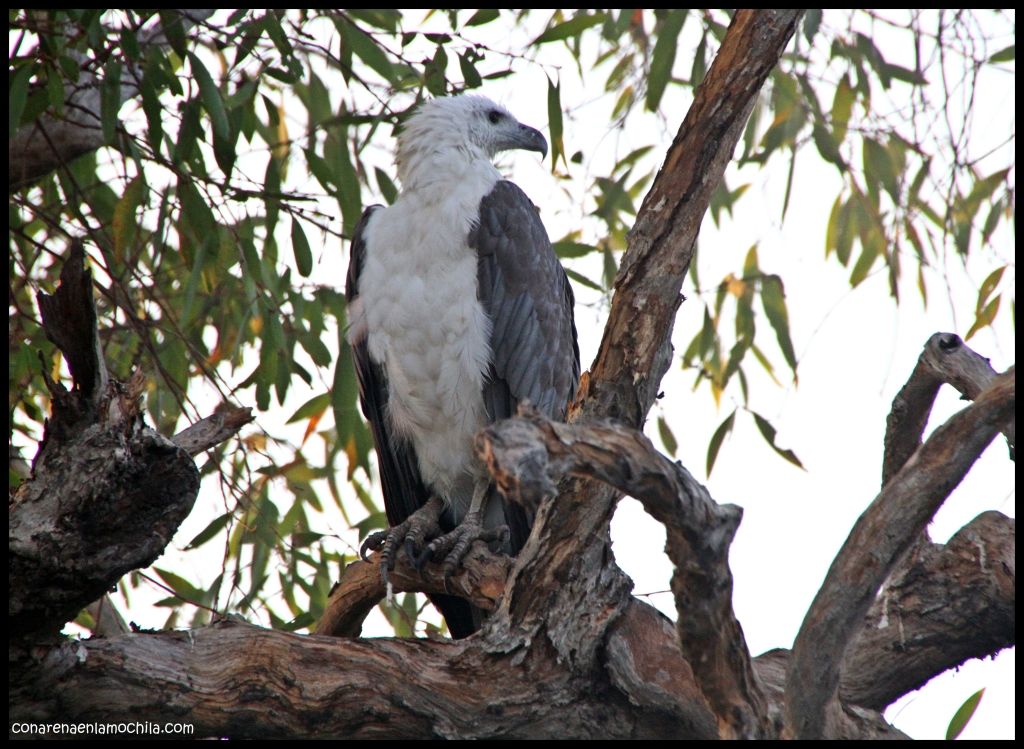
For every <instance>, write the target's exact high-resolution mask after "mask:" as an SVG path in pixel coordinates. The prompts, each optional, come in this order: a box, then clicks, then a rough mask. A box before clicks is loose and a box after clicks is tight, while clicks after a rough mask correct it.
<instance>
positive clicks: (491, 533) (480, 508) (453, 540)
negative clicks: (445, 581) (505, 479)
mask: <svg viewBox="0 0 1024 749" xmlns="http://www.w3.org/2000/svg"><path fill="white" fill-rule="evenodd" d="M489 488H490V482H489V481H488V479H487V478H486V477H485V478H479V479H477V481H476V483H475V484H474V486H473V501H472V502H471V503H470V505H469V512H467V513H466V516H465V517H464V518H462V522H461V523H459V524H458V526H456V527H455V529H454V530H452V531H451V532H449V533H446V534H445V535H443V536H441V537H440V538H435V539H434V540H433V541H431V542H430V545H429V546H428V547H427V548H426V549H424V550H423V553H422V554H421V555H420V558H419V559H418V560H417V562H416V564H417V566H421V565H422V564H423V563H424V562H425V561H426V560H428V559H434V558H437V557H441V556H443V557H444V574H445V575H446V576H450V575H453V574H455V570H456V569H458V567H459V564H461V563H462V558H463V557H465V556H466V553H467V552H468V551H469V547H470V546H471V545H472V543H473V542H474V541H476V540H478V539H479V540H480V541H483V542H484V543H490V542H491V541H498V542H500V543H501V544H502V545H505V544H506V543H508V539H509V529H508V526H507V525H499V526H498V527H497V528H485V527H484V514H485V513H484V510H485V509H486V504H487V497H488V494H489V491H488V490H489Z"/></svg>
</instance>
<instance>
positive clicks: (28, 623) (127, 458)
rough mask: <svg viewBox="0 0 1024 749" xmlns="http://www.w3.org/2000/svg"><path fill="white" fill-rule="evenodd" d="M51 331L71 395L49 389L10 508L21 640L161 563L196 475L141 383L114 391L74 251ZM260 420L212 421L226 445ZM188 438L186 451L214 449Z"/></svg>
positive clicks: (53, 305)
mask: <svg viewBox="0 0 1024 749" xmlns="http://www.w3.org/2000/svg"><path fill="white" fill-rule="evenodd" d="M39 306H40V310H41V317H42V321H43V327H44V329H45V331H46V334H47V337H48V338H49V339H50V340H51V341H53V342H54V343H55V344H56V345H57V346H58V348H60V350H61V352H62V353H63V354H64V357H65V359H66V360H67V361H68V367H69V369H70V370H71V373H72V377H73V380H74V386H73V389H72V390H71V391H68V390H67V389H66V388H65V387H64V386H63V385H61V384H60V383H56V382H53V381H52V380H49V379H48V380H47V382H48V385H49V387H50V391H51V394H52V397H53V411H52V413H51V416H50V419H49V421H48V422H47V425H46V430H45V434H44V437H43V441H42V443H41V444H40V447H39V451H38V453H37V455H36V459H35V460H34V462H33V466H32V476H31V478H30V479H28V480H27V481H25V482H24V483H22V484H21V485H20V486H19V487H18V491H17V493H16V494H15V496H14V497H13V498H12V499H11V501H10V504H9V508H8V521H9V530H8V586H9V596H8V627H9V629H10V631H11V632H12V633H14V634H15V635H18V636H21V637H27V636H29V635H32V636H45V635H48V634H54V633H56V632H58V631H59V630H60V628H61V627H62V626H63V625H64V623H65V622H67V621H68V620H70V619H72V618H73V617H74V616H75V614H77V612H78V611H80V610H81V609H83V608H85V607H86V606H87V605H89V604H90V603H92V602H93V601H95V600H96V599H98V598H100V597H101V596H103V594H104V593H105V592H106V591H107V590H108V589H109V588H110V587H111V586H112V585H114V584H115V583H116V582H117V580H118V579H120V577H121V576H122V575H124V574H125V573H126V572H129V571H131V570H133V569H138V568H141V567H147V566H149V565H150V564H152V563H153V561H155V560H156V558H157V557H159V556H160V554H162V553H163V550H164V547H165V546H166V545H167V543H168V542H169V541H170V539H171V537H172V536H173V535H174V532H175V531H176V530H177V529H178V526H179V525H180V524H181V522H182V521H183V520H184V519H185V517H187V515H188V513H189V512H190V511H191V509H192V503H193V502H194V501H195V498H196V495H197V494H198V491H199V471H198V470H197V469H196V466H195V463H193V462H192V459H191V458H190V455H189V452H187V451H186V449H183V448H181V447H179V446H178V445H176V444H175V443H174V442H173V441H171V440H168V439H167V438H166V437H163V436H162V435H160V434H158V433H157V432H155V431H153V430H152V429H149V428H148V427H146V425H145V423H144V421H143V418H142V413H141V410H140V406H141V393H142V389H143V386H144V384H145V378H144V377H142V376H141V374H140V373H139V372H136V375H135V376H133V377H132V378H131V380H130V381H129V382H128V383H127V384H122V383H119V382H117V381H116V380H113V379H110V378H109V376H108V375H107V369H106V365H105V363H104V361H103V356H102V352H101V349H100V345H99V336H98V333H97V329H96V308H95V303H94V300H93V288H92V274H91V273H90V272H89V271H88V270H87V269H86V267H85V253H84V250H83V248H82V246H81V244H80V243H78V242H75V243H73V244H72V247H71V252H70V253H69V256H68V259H67V261H66V262H65V265H64V268H63V269H62V270H61V283H60V286H59V287H58V289H57V291H56V293H55V294H53V295H52V296H51V295H47V294H40V295H39ZM251 420H252V417H251V415H250V414H249V409H239V410H237V411H234V412H233V413H232V414H231V417H230V418H229V420H228V421H229V422H230V425H229V424H226V423H225V419H224V418H222V417H221V416H220V415H218V416H217V418H215V419H214V421H216V422H217V425H218V429H217V430H216V432H215V435H216V436H219V437H220V439H224V438H226V437H227V436H229V435H230V434H234V433H235V432H237V431H238V429H240V428H241V427H242V425H243V424H245V423H248V422H249V421H251ZM198 431H199V433H202V434H204V435H205V436H206V439H205V441H204V440H199V439H195V437H196V433H195V432H191V431H190V430H186V432H187V433H183V434H185V437H184V438H183V439H182V441H183V442H184V443H185V444H186V445H187V446H188V447H190V448H193V449H195V448H200V447H201V445H202V444H206V446H207V447H209V446H210V445H211V444H212V443H211V442H210V440H211V439H212V437H211V434H212V433H211V432H210V431H209V430H204V429H202V428H201V429H200V430H198Z"/></svg>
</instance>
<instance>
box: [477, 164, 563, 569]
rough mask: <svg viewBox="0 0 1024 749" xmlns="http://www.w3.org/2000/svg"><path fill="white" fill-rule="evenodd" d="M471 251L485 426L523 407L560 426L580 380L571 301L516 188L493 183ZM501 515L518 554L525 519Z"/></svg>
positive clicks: (511, 510)
mask: <svg viewBox="0 0 1024 749" xmlns="http://www.w3.org/2000/svg"><path fill="white" fill-rule="evenodd" d="M469 244H470V246H471V247H473V248H474V249H475V250H476V252H477V256H478V263H477V295H478V297H479V299H480V302H481V304H482V305H483V307H484V309H485V311H486V312H487V314H488V316H489V317H490V319H491V326H492V327H491V366H490V371H489V373H488V378H487V381H486V382H485V384H484V388H483V399H484V407H485V408H486V410H487V417H488V421H496V420H497V419H504V418H508V417H509V416H512V415H513V414H515V412H516V407H517V406H518V404H519V402H520V401H522V400H529V401H530V402H531V403H532V404H533V405H534V407H536V408H537V410H538V411H540V412H541V413H543V414H544V415H546V416H548V417H550V418H553V419H558V420H563V419H564V418H565V414H566V410H567V409H568V405H569V401H570V400H571V399H572V396H573V395H574V394H575V392H576V386H577V385H578V384H579V379H580V352H579V346H578V344H577V341H576V325H575V321H574V319H573V301H574V300H573V293H572V287H571V286H570V285H569V279H568V278H567V277H566V275H565V270H564V269H563V268H562V266H561V264H560V263H559V262H558V258H557V257H556V256H555V253H554V250H553V249H552V248H551V242H550V241H549V240H548V235H547V231H546V230H545V229H544V224H543V223H542V222H541V220H540V216H539V215H538V213H537V209H536V208H535V207H534V205H533V203H532V202H530V199H529V198H528V197H526V194H525V193H524V192H523V191H522V190H520V189H519V188H518V187H517V186H516V185H515V184H513V183H511V182H507V181H502V182H498V183H497V184H496V185H495V186H494V189H493V190H491V192H490V193H488V194H487V195H486V196H485V197H484V199H483V200H482V201H481V202H480V218H479V222H478V223H477V225H476V226H475V227H474V228H473V229H472V230H471V231H470V234H469ZM517 510H518V514H517ZM505 514H506V520H507V522H508V524H509V527H510V529H511V531H512V546H513V550H515V551H518V549H519V548H521V547H522V544H523V543H524V542H525V540H526V535H527V534H528V533H529V526H530V522H529V519H528V518H526V517H525V516H524V515H523V514H522V511H521V510H519V509H518V508H517V507H510V506H509V505H507V504H506V508H505Z"/></svg>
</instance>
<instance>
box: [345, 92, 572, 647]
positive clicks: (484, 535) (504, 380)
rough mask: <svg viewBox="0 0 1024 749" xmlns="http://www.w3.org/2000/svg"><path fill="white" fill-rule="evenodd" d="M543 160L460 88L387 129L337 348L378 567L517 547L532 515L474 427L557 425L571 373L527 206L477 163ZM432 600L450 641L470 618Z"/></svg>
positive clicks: (567, 298) (565, 287)
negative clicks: (371, 452) (384, 523)
mask: <svg viewBox="0 0 1024 749" xmlns="http://www.w3.org/2000/svg"><path fill="white" fill-rule="evenodd" d="M509 149H526V150H529V151H538V152H540V153H541V154H546V153H547V142H546V141H545V140H544V136H543V135H541V133H540V132H539V131H537V130H535V129H534V128H532V127H527V126H526V125H521V124H520V123H519V122H517V121H516V119H515V118H514V117H513V116H512V115H511V114H509V113H508V111H506V110H505V109H504V108H503V107H501V106H499V105H497V104H495V103H494V102H492V101H490V100H488V99H486V98H484V97H481V96H472V95H461V96H453V97H447V98H438V99H432V100H429V101H426V102H424V103H423V104H422V105H420V107H419V108H418V109H417V110H416V112H415V113H414V114H413V115H412V116H410V117H409V119H408V120H407V121H406V123H405V126H404V129H403V130H402V132H401V133H400V134H399V136H398V153H397V159H396V162H397V167H398V177H399V180H400V182H401V186H402V192H401V194H400V195H399V196H398V198H397V200H395V202H394V204H393V205H391V206H388V207H386V208H385V207H382V206H372V207H370V208H368V209H367V210H366V211H365V213H364V214H363V216H362V219H361V220H360V222H359V225H358V226H357V227H356V231H355V234H354V236H353V238H352V255H351V260H350V264H349V271H348V282H347V285H346V294H347V297H348V300H349V321H350V326H349V331H348V341H349V344H350V345H351V347H352V351H353V356H354V358H355V368H356V374H357V376H358V380H359V392H360V399H361V402H362V407H363V412H364V413H365V415H366V418H367V419H368V420H369V422H370V427H371V430H372V432H373V438H374V443H375V446H376V449H377V457H378V463H379V466H380V474H381V485H382V488H383V492H384V505H385V508H386V510H387V516H388V521H389V522H390V524H391V526H392V527H391V529H390V530H388V531H383V532H380V533H377V534H373V535H372V536H371V537H370V538H368V539H367V542H366V543H365V544H364V551H365V549H366V548H367V547H369V548H383V550H384V551H383V553H384V561H383V567H382V570H383V574H384V575H385V577H386V576H387V572H388V570H389V569H393V568H394V563H395V558H396V556H397V554H398V552H399V551H400V550H401V549H402V548H404V549H405V550H406V553H407V554H408V555H409V557H410V558H411V560H412V562H413V563H414V564H416V565H417V566H419V565H422V564H424V563H425V561H426V560H427V559H430V558H436V559H443V560H444V566H445V570H446V572H448V573H451V572H452V571H454V570H455V569H456V568H457V566H458V564H459V563H460V562H461V560H462V557H463V556H464V555H465V553H466V551H467V550H468V548H469V546H470V544H471V543H472V542H473V541H474V540H476V539H478V538H479V539H483V540H485V541H491V542H494V541H498V542H500V545H501V546H502V549H503V550H504V551H506V552H508V553H512V554H515V553H516V552H518V551H519V549H520V548H521V547H522V545H523V543H524V542H525V541H526V537H527V535H528V534H529V530H530V524H531V520H532V518H529V517H527V515H526V513H525V512H524V511H523V510H522V509H521V508H520V507H518V506H516V505H514V504H512V503H511V502H505V501H503V499H502V498H501V496H500V495H499V494H498V493H497V492H496V490H495V489H494V488H493V486H491V484H490V481H489V477H488V473H487V469H486V467H485V466H484V464H483V463H482V462H481V461H480V460H479V459H478V458H477V457H476V454H475V452H474V449H473V440H474V436H475V435H476V433H477V432H478V431H479V430H480V429H481V428H482V427H483V426H485V425H487V424H489V423H491V422H493V421H495V420H497V419H503V418H507V417H509V416H512V415H514V414H515V412H516V406H517V404H518V403H519V402H520V401H522V400H529V401H530V403H532V404H533V405H534V406H535V407H536V408H537V409H538V410H539V411H540V412H541V413H543V414H545V415H547V416H548V417H551V418H554V419H559V420H562V419H564V418H565V413H566V409H567V407H568V404H569V401H570V399H571V398H572V396H573V394H574V393H575V391H576V385H577V383H578V381H579V376H580V363H579V349H578V347H577V344H576V327H575V324H574V322H573V294H572V289H571V288H570V286H569V281H568V278H567V277H566V275H565V271H564V270H563V269H562V266H561V265H560V264H559V262H558V259H557V258H556V256H555V253H554V251H553V250H552V248H551V242H550V241H549V240H548V235H547V232H546V231H545V229H544V225H543V224H542V223H541V220H540V216H539V215H538V211H537V208H536V207H535V206H534V205H533V203H531V202H530V199H529V198H527V197H526V194H525V193H523V191H522V190H520V189H519V188H518V187H517V186H516V185H515V184H514V183H512V182H509V181H507V180H504V179H503V178H502V176H501V174H500V173H499V172H498V170H497V169H496V168H495V167H494V165H493V164H492V163H491V160H492V159H493V158H494V156H495V154H497V153H498V152H499V151H504V150H509ZM432 600H433V602H434V604H435V605H437V606H438V608H439V609H440V610H441V612H442V614H443V615H444V617H445V619H446V620H447V622H448V628H449V630H450V631H451V633H452V634H453V636H455V637H464V636H466V635H468V634H470V633H472V632H473V631H474V630H475V629H476V627H477V626H478V624H479V620H480V617H479V614H478V613H477V612H474V611H473V609H472V608H471V607H470V605H469V604H468V603H467V602H466V601H464V600H462V599H459V598H455V597H452V596H433V597H432Z"/></svg>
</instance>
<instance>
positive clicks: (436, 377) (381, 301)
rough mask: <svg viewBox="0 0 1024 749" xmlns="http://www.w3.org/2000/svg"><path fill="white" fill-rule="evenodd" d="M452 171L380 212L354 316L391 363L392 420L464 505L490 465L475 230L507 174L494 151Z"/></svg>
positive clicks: (430, 477)
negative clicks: (485, 445)
mask: <svg viewBox="0 0 1024 749" xmlns="http://www.w3.org/2000/svg"><path fill="white" fill-rule="evenodd" d="M452 164H453V161H452V160H447V161H445V162H444V165H445V167H447V168H451V166H452ZM443 171H444V169H439V170H438V171H435V172H434V173H433V175H434V177H435V179H434V180H432V183H431V185H430V187H429V189H420V190H416V189H412V190H408V189H407V190H406V191H405V192H403V193H402V195H401V197H399V199H398V200H397V201H396V202H395V203H394V205H392V206H390V207H388V208H385V209H383V210H379V211H377V212H376V213H374V214H373V215H372V216H371V218H370V220H369V222H368V224H367V226H366V230H365V239H366V260H365V265H364V267H363V271H362V273H361V274H360V279H359V301H360V306H359V308H358V309H357V312H358V313H359V318H358V319H357V320H354V321H353V322H358V325H359V329H360V332H363V331H365V332H366V334H367V336H368V348H369V353H370V356H371V357H372V358H373V360H374V361H376V362H377V363H379V364H381V365H382V366H383V367H384V370H385V372H386V376H387V378H388V387H389V408H388V414H387V417H388V418H389V420H390V424H391V427H392V428H393V429H394V430H395V432H396V433H398V434H400V435H403V436H404V437H406V438H407V439H409V440H410V441H411V442H412V444H413V447H414V448H415V449H416V454H417V456H418V458H419V468H420V473H421V474H422V476H423V479H424V480H425V481H426V482H427V484H428V485H429V486H430V487H431V488H433V490H434V491H436V492H437V493H439V494H440V495H441V496H442V499H444V500H445V501H446V502H448V503H452V504H454V505H455V506H456V509H457V515H461V514H462V512H464V511H465V507H466V506H468V502H469V496H468V494H469V492H471V490H472V480H473V477H474V476H478V475H482V474H483V472H484V468H483V466H482V465H481V464H480V463H479V461H477V460H476V458H475V456H474V452H473V437H474V435H475V434H476V432H477V431H478V430H479V429H480V428H481V427H482V426H483V425H484V423H485V421H486V413H485V410H484V405H483V399H482V397H481V388H482V386H483V380H484V377H485V375H486V372H487V366H488V362H489V361H490V343H489V341H490V332H491V331H490V326H491V323H490V320H489V318H488V317H487V315H486V313H485V312H484V310H483V307H482V306H481V305H480V302H479V301H478V300H477V257H476V252H475V251H474V250H472V249H471V248H470V247H469V245H468V244H467V237H468V235H469V232H470V229H471V228H472V227H473V223H474V221H475V220H476V217H477V213H478V211H479V206H480V200H481V199H482V198H483V197H484V196H485V195H486V194H487V193H488V192H490V190H491V189H492V188H493V187H494V185H495V183H496V182H497V180H498V179H499V174H498V172H497V170H495V169H494V167H493V166H491V164H490V163H489V162H487V161H485V160H474V161H473V162H471V164H468V165H467V164H466V163H465V161H463V162H462V168H461V170H459V171H458V172H457V173H456V174H452V175H451V179H444V180H443V181H439V180H438V179H437V177H438V176H439V175H440V174H443ZM445 176H447V175H445Z"/></svg>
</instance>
